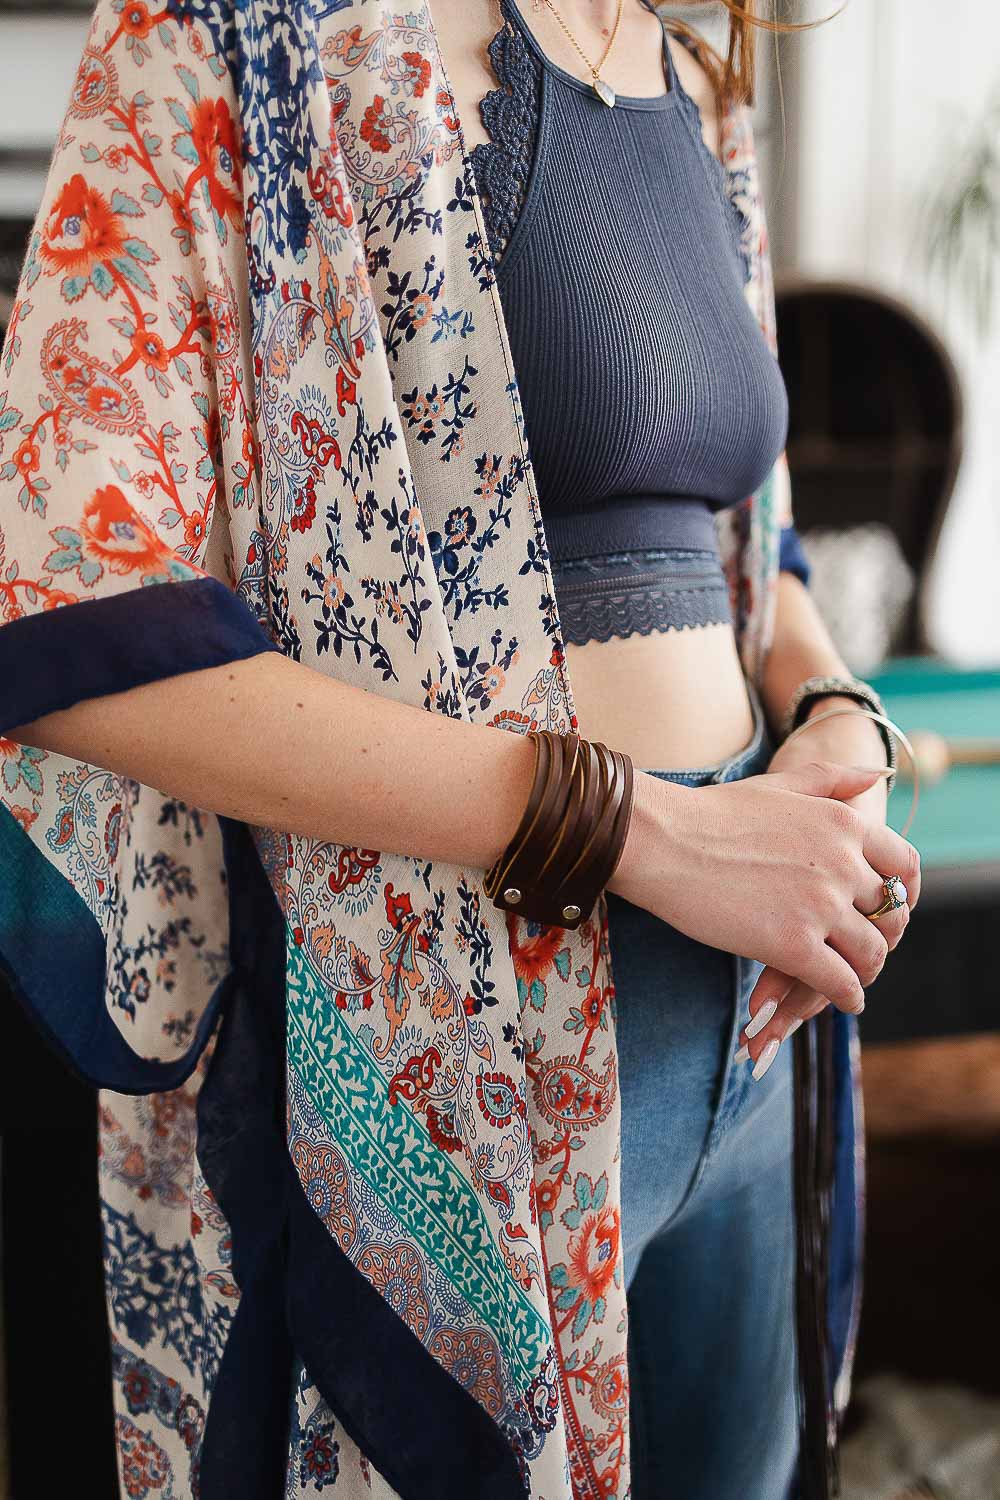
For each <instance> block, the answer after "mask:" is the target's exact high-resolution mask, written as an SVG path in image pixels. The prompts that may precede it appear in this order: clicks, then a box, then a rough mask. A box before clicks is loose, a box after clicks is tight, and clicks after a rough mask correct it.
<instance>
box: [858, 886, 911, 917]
mask: <svg viewBox="0 0 1000 1500" xmlns="http://www.w3.org/2000/svg"><path fill="white" fill-rule="evenodd" d="M882 889H883V891H885V900H884V901H883V902H882V905H881V906H878V907H876V909H875V910H874V911H866V912H864V913H863V915H864V916H866V917H867V918H868V920H869V922H877V921H878V919H879V917H884V916H885V914H886V912H887V911H896V910H897V909H898V908H899V907H900V906H905V905H906V886H905V885H904V884H903V880H902V876H900V875H887V876H886V878H885V879H884V880H883V882H882Z"/></svg>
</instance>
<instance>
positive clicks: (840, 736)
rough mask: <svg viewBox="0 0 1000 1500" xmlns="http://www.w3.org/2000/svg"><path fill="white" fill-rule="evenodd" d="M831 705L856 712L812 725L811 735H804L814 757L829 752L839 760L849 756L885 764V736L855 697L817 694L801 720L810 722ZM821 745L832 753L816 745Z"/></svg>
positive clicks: (869, 763) (854, 761) (805, 745)
mask: <svg viewBox="0 0 1000 1500" xmlns="http://www.w3.org/2000/svg"><path fill="white" fill-rule="evenodd" d="M832 708H846V709H851V710H853V712H851V713H844V714H837V715H836V717H831V718H829V719H825V720H824V721H823V723H822V724H817V725H816V726H815V728H813V729H810V731H809V733H808V735H803V736H802V739H801V744H802V746H803V749H804V750H806V751H807V752H808V754H809V755H810V756H811V757H812V758H823V756H824V755H827V756H828V758H830V759H837V760H842V759H847V758H850V762H851V764H854V765H865V766H884V765H885V764H886V761H887V757H886V747H885V739H884V738H883V735H882V732H881V730H880V729H879V726H878V725H877V724H876V723H875V721H874V720H873V719H870V718H869V717H868V716H867V714H866V713H865V711H864V706H863V705H862V704H860V703H859V702H858V701H857V699H856V698H848V697H847V696H845V695H844V694H840V693H827V694H824V696H823V697H821V698H814V699H813V700H812V702H811V703H810V705H809V707H808V709H807V710H806V712H805V714H804V715H803V718H802V722H803V723H808V722H809V721H810V720H811V719H815V718H819V716H820V715H821V714H823V713H827V712H828V711H829V710H830V709H832ZM820 745H823V746H830V747H832V753H831V752H830V751H820V750H819V749H818V748H817V747H818V746H820Z"/></svg>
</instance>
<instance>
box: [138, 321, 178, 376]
mask: <svg viewBox="0 0 1000 1500" xmlns="http://www.w3.org/2000/svg"><path fill="white" fill-rule="evenodd" d="M132 350H133V352H134V354H135V355H136V358H137V359H140V360H141V361H142V363H143V364H144V365H152V366H153V369H154V370H165V369H166V368H167V366H168V365H169V363H170V356H169V355H168V353H167V348H166V345H165V344H164V342H163V340H162V339H161V338H160V335H159V334H158V333H150V332H148V330H147V329H145V328H140V329H139V331H138V333H134V334H133V335H132Z"/></svg>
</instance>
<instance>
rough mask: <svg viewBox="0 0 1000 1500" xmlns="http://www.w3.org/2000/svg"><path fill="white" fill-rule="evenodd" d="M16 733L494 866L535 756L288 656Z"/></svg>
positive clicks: (227, 800)
mask: <svg viewBox="0 0 1000 1500" xmlns="http://www.w3.org/2000/svg"><path fill="white" fill-rule="evenodd" d="M10 737H11V738H12V739H14V740H16V741H18V742H19V743H22V744H27V745H34V746H37V747H39V748H41V749H45V750H53V751H57V752H60V753H61V754H64V755H67V756H69V757H71V758H73V759H78V760H84V761H88V762H90V763H92V764H94V765H99V766H103V767H106V768H107V769H109V770H112V771H116V772H119V773H121V774H123V775H126V776H129V777H131V778H133V779H134V780H136V781H140V782H142V783H144V784H145V785H146V786H152V787H156V788H157V789H158V790H161V791H164V792H168V793H169V794H170V795H171V796H175V797H179V798H180V799H182V800H183V801H185V802H187V803H189V804H190V805H191V806H193V807H201V808H205V809H207V810H209V811H211V812H217V813H223V814H226V815H228V816H229V817H232V818H237V819H240V820H241V821H244V822H247V823H251V824H255V825H258V826H262V827H268V828H280V829H282V830H284V831H287V832H289V833H299V834H304V835H307V836H312V837H316V838H322V839H325V840H329V841H331V842H335V843H342V844H348V845H352V846H355V847H358V848H367V849H377V850H381V851H385V852H392V853H401V854H412V855H414V856H416V857H419V858H423V859H429V860H430V859H440V860H444V861H446V862H448V863H453V864H458V865H469V866H475V867H477V868H480V869H486V868H488V867H489V865H491V864H492V862H493V861H494V860H495V859H496V857H497V855H498V854H499V853H500V851H501V850H502V849H503V848H504V847H505V845H506V843H507V841H508V840H509V839H510V837H511V835H512V834H513V832H514V829H515V828H516V826H517V823H518V819H519V818H520V816H521V812H522V811H523V808H524V805H525V803H526V802H527V799H528V792H529V790H530V785H531V776H532V767H533V763H534V754H533V749H532V747H531V746H530V745H529V744H528V742H527V740H526V739H525V737H524V736H523V735H519V734H509V733H506V734H505V733H502V732H500V733H497V732H494V733H488V732H487V731H486V730H485V728H484V727H482V726H479V725H473V724H469V723H467V722H464V721H460V720H456V719H451V718H447V717H445V716H444V715H442V714H436V713H428V712H426V711H424V710H423V709H420V708H414V707H412V706H410V705H409V704H405V703H398V702H396V701H395V700H393V699H390V698H383V697H381V696H379V695H377V694H374V693H369V692H367V691H365V690H364V689H363V688H357V687H352V686H350V685H349V684H346V683H342V682H338V681H337V680H336V679H335V678H332V677H327V676H325V675H324V674H322V673H320V672H317V671H314V670H313V669H312V668H310V667H305V666H302V665H301V664H299V663H297V662H293V661H290V660H288V659H287V658H286V657H284V656H280V655H278V654H277V653H273V652H266V653H264V654H262V655H260V656H255V657H252V658H250V659H249V660H247V661H240V662H233V663H231V664H229V665H226V666H220V667H209V668H206V669H205V670H203V671H198V672H188V673H185V674H183V675H180V676H177V677H170V678H166V679H163V680H162V681H159V682H154V683H150V684H148V685H146V686H143V687H138V688H133V689H131V690H129V691H127V692H122V693H116V694H114V695H113V696H112V697H105V698H93V699H89V700H87V701H85V702H81V703H77V704H75V705H74V706H73V707H72V708H70V709H66V710H63V711H61V712H58V713H52V714H48V715H46V716H45V717H44V718H40V719H37V720H36V721H35V722H34V723H32V724H28V725H23V726H21V727H19V728H17V729H14V730H11V731H10Z"/></svg>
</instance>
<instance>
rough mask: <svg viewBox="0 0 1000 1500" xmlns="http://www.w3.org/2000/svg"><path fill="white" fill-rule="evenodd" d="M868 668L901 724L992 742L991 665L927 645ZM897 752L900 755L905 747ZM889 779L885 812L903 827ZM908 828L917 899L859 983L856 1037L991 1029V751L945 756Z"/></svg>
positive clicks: (899, 790) (997, 915)
mask: <svg viewBox="0 0 1000 1500" xmlns="http://www.w3.org/2000/svg"><path fill="white" fill-rule="evenodd" d="M868 680H869V681H871V682H872V683H873V685H874V686H875V687H876V688H877V689H878V691H879V692H880V693H881V695H882V698H883V699H884V701H885V705H886V710H887V712H888V713H889V714H890V716H891V717H892V718H894V719H895V720H896V721H897V723H898V724H899V725H900V727H901V728H902V729H904V730H905V731H906V732H907V733H910V732H911V731H913V730H919V729H928V730H933V731H935V732H936V733H938V734H941V735H944V736H945V737H946V738H947V737H954V738H956V739H958V738H967V737H968V738H988V737H989V738H996V740H997V741H998V743H1000V667H998V668H997V669H996V670H992V669H975V670H964V669H961V668H957V667H954V666H951V665H950V664H949V663H947V662H946V661H943V660H940V659H938V658H935V657H905V658H898V659H895V660H891V661H887V662H886V663H884V665H883V666H882V667H881V668H880V670H879V671H878V672H877V673H875V674H874V675H873V674H871V673H869V674H868ZM900 760H901V762H904V763H905V760H906V757H905V753H904V752H900ZM909 801H910V787H909V785H908V783H907V782H905V781H903V780H902V779H899V781H898V784H897V786H896V787H895V789H894V790H893V793H892V796H891V797H890V800H889V821H890V823H892V824H893V826H894V827H896V828H899V827H901V825H902V823H903V820H904V819H905V817H906V813H907V809H908V807H909ZM908 837H909V838H910V839H911V840H912V841H913V843H914V844H916V846H917V848H918V849H919V850H920V854H921V860H922V871H923V882H922V894H921V899H920V904H919V905H918V907H917V910H916V911H915V912H914V914H913V919H912V921H911V923H910V927H909V930H908V932H907V935H906V939H905V941H904V942H903V943H901V944H900V946H899V948H898V949H897V950H896V951H895V952H894V953H893V954H892V955H891V956H890V959H889V962H888V963H887V964H886V966H885V969H884V970H883V972H882V974H881V975H880V976H879V978H878V980H877V981H876V982H875V984H874V985H872V986H871V987H870V989H869V992H868V995H869V1004H868V1005H867V1006H866V1008H865V1012H864V1015H863V1016H862V1019H861V1034H862V1039H863V1041H864V1042H866V1043H870V1042H888V1041H903V1040H906V1039H908V1038H916V1037H933V1036H955V1035H961V1034H971V1033H974V1032H984V1031H998V1030H1000V950H998V948H997V938H998V935H1000V760H998V763H997V764H996V765H976V766H955V767H953V768H952V769H951V770H949V771H948V772H947V773H946V774H945V776H944V777H943V779H942V780H940V781H938V782H936V783H933V784H923V785H922V786H921V791H920V804H919V807H918V809H917V814H916V818H915V820H914V823H913V825H912V827H911V828H910V830H909V834H908Z"/></svg>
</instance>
